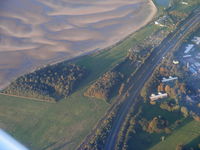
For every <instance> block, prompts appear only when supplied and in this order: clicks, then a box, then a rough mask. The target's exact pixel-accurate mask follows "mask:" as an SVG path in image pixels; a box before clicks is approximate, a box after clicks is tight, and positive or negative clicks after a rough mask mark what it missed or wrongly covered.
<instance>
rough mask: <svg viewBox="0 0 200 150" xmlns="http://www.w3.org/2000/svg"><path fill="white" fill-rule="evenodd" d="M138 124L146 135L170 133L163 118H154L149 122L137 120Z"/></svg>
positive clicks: (143, 119)
mask: <svg viewBox="0 0 200 150" xmlns="http://www.w3.org/2000/svg"><path fill="white" fill-rule="evenodd" d="M139 124H140V125H141V127H142V129H143V130H144V131H146V132H148V133H162V132H165V133H171V130H170V129H169V128H168V121H167V120H166V119H164V118H163V117H154V118H153V119H152V120H150V121H148V120H147V119H145V118H142V119H141V120H139Z"/></svg>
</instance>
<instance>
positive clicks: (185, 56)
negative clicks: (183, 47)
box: [183, 55, 192, 58]
mask: <svg viewBox="0 0 200 150" xmlns="http://www.w3.org/2000/svg"><path fill="white" fill-rule="evenodd" d="M191 56H192V55H184V56H183V58H189V57H191Z"/></svg>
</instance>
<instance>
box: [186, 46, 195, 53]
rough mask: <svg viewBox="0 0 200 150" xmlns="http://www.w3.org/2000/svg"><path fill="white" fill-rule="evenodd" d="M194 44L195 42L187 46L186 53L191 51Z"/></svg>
mask: <svg viewBox="0 0 200 150" xmlns="http://www.w3.org/2000/svg"><path fill="white" fill-rule="evenodd" d="M193 47H194V45H193V44H188V46H186V50H185V51H184V53H185V54H187V53H189V52H190V51H191V50H192V49H193Z"/></svg>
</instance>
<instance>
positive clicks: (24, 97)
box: [0, 93, 56, 104]
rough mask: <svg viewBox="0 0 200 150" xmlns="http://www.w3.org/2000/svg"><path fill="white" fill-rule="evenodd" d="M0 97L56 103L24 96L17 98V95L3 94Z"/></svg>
mask: <svg viewBox="0 0 200 150" xmlns="http://www.w3.org/2000/svg"><path fill="white" fill-rule="evenodd" d="M0 95H3V96H10V97H17V98H22V99H29V100H32V101H38V102H45V103H54V104H55V103H56V102H53V101H48V100H43V99H39V98H33V97H26V96H18V95H12V94H5V93H0Z"/></svg>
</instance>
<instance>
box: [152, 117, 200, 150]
mask: <svg viewBox="0 0 200 150" xmlns="http://www.w3.org/2000/svg"><path fill="white" fill-rule="evenodd" d="M199 136H200V122H197V121H194V120H192V121H190V122H188V123H187V124H186V125H184V126H183V127H181V128H179V129H177V130H176V131H175V132H173V133H172V135H170V136H168V137H167V138H166V140H165V141H162V142H160V143H158V144H156V145H155V146H153V147H152V148H151V150H173V149H176V146H177V145H178V144H183V145H187V144H189V143H190V142H192V141H193V140H195V139H196V138H199ZM191 146H194V145H191Z"/></svg>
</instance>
